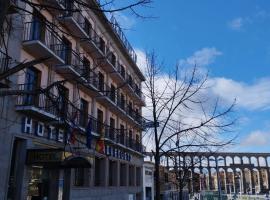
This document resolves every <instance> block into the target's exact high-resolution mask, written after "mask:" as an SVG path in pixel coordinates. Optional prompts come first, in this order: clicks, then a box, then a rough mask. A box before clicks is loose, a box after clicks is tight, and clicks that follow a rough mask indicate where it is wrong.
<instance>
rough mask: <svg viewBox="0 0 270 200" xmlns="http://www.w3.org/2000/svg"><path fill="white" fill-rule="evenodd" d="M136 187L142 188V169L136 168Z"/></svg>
mask: <svg viewBox="0 0 270 200" xmlns="http://www.w3.org/2000/svg"><path fill="white" fill-rule="evenodd" d="M136 186H141V168H140V167H136Z"/></svg>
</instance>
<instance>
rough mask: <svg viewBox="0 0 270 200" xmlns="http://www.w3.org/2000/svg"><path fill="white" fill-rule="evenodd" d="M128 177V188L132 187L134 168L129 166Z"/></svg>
mask: <svg viewBox="0 0 270 200" xmlns="http://www.w3.org/2000/svg"><path fill="white" fill-rule="evenodd" d="M128 177H129V186H134V166H129V170H128Z"/></svg>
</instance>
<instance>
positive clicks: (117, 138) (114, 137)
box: [105, 126, 145, 153]
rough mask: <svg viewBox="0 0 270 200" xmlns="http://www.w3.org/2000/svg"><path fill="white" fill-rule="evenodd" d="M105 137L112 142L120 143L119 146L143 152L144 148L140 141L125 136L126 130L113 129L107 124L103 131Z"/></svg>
mask: <svg viewBox="0 0 270 200" xmlns="http://www.w3.org/2000/svg"><path fill="white" fill-rule="evenodd" d="M105 139H106V140H108V141H110V142H112V143H114V144H120V145H121V146H123V147H125V148H129V149H131V150H133V151H136V152H140V153H143V152H145V148H144V147H143V145H142V144H141V142H139V141H136V140H134V139H133V138H131V137H129V136H127V131H126V130H121V129H115V128H112V127H110V126H107V129H106V131H105Z"/></svg>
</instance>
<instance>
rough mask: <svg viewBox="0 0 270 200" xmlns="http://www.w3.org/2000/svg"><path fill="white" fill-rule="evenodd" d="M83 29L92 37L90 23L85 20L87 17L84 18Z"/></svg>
mask: <svg viewBox="0 0 270 200" xmlns="http://www.w3.org/2000/svg"><path fill="white" fill-rule="evenodd" d="M83 30H84V31H85V32H86V34H87V35H89V36H90V38H91V37H92V34H91V31H92V24H91V23H90V22H89V21H88V20H87V18H84V27H83Z"/></svg>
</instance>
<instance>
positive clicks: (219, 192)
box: [209, 158, 224, 200]
mask: <svg viewBox="0 0 270 200" xmlns="http://www.w3.org/2000/svg"><path fill="white" fill-rule="evenodd" d="M209 160H210V161H215V162H216V171H217V183H218V199H219V200H221V186H220V180H219V170H218V162H219V161H223V160H224V158H219V159H217V160H215V159H209ZM210 174H211V172H210Z"/></svg>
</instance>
